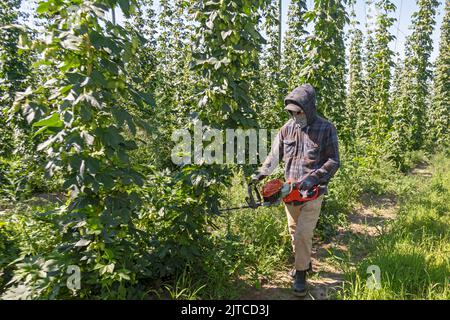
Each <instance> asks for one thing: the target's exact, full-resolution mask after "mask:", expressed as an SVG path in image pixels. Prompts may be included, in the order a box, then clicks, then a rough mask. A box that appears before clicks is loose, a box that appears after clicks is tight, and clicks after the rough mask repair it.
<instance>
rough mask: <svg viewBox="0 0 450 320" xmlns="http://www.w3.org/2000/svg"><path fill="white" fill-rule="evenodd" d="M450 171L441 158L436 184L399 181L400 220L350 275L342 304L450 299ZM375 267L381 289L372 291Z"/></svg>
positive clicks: (425, 179)
mask: <svg viewBox="0 0 450 320" xmlns="http://www.w3.org/2000/svg"><path fill="white" fill-rule="evenodd" d="M449 168H450V160H449V159H447V158H445V157H444V156H442V155H440V156H436V157H435V158H434V159H433V160H432V166H431V167H430V170H431V173H432V178H429V177H426V176H419V175H417V176H411V175H409V176H406V177H403V178H401V180H400V181H397V183H398V185H400V186H401V187H400V188H399V189H398V190H397V191H398V192H399V200H400V209H399V212H398V217H397V219H396V220H395V221H394V222H393V223H392V225H391V228H390V231H389V232H388V233H386V234H383V235H382V236H381V237H377V238H375V239H373V240H372V241H370V242H369V243H367V244H366V246H367V247H368V248H369V254H368V255H367V257H366V258H365V259H364V260H362V261H361V262H360V263H358V264H357V266H356V268H355V269H352V270H350V269H349V270H348V272H347V274H346V277H347V281H346V283H345V286H344V290H343V293H342V294H341V296H340V297H339V298H342V299H450V287H449V286H450V283H449V279H450V203H449V202H448V199H450V170H449ZM355 250H358V248H356V247H353V248H351V251H355ZM370 265H376V266H379V267H380V271H381V288H380V289H371V288H369V287H368V286H367V282H366V280H367V278H368V276H369V274H367V272H366V271H367V267H368V266H370Z"/></svg>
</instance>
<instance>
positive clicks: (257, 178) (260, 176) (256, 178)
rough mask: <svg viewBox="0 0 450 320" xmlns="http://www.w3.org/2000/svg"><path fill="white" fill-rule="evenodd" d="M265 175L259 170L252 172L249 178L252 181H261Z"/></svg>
mask: <svg viewBox="0 0 450 320" xmlns="http://www.w3.org/2000/svg"><path fill="white" fill-rule="evenodd" d="M265 177H267V176H265V175H263V174H261V173H260V172H259V171H256V172H255V173H254V174H252V176H251V179H252V182H253V183H257V182H259V181H261V180H262V179H264V178H265Z"/></svg>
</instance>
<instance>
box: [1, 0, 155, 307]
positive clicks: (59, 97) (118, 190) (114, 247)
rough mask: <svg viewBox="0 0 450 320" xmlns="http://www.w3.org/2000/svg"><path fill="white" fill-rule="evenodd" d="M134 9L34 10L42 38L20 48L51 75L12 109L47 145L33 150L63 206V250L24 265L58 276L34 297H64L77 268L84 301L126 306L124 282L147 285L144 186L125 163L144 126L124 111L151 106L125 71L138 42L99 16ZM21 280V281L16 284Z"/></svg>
mask: <svg viewBox="0 0 450 320" xmlns="http://www.w3.org/2000/svg"><path fill="white" fill-rule="evenodd" d="M134 4H135V2H134V1H131V2H130V1H127V0H121V1H115V0H88V1H81V0H75V1H73V0H71V1H58V2H55V1H40V2H39V5H38V7H37V9H36V11H37V12H38V13H39V14H40V16H41V17H46V18H47V19H48V22H49V23H48V25H47V29H46V30H45V31H46V37H45V40H41V39H36V40H35V41H32V42H29V43H28V42H27V41H26V42H25V46H27V47H29V48H34V49H36V50H37V51H38V52H39V53H40V54H41V57H42V59H41V60H39V63H36V64H35V66H36V67H39V65H47V66H50V68H49V72H48V73H47V74H46V75H45V77H46V79H45V82H43V83H38V84H36V85H33V86H30V87H29V88H27V89H26V90H25V91H24V92H22V93H20V94H18V95H17V98H16V100H15V106H17V107H21V109H22V111H23V113H24V114H25V115H26V117H27V120H28V121H29V122H30V124H31V125H32V127H33V128H34V129H35V135H36V136H42V137H43V138H44V139H45V141H44V142H43V143H41V144H40V145H39V146H38V148H37V150H38V151H39V152H43V151H45V152H46V155H47V157H48V162H47V165H46V169H47V171H48V172H49V174H50V175H52V174H54V173H55V172H60V173H61V175H62V177H63V180H64V183H63V188H64V189H67V190H68V196H69V201H68V202H67V203H66V204H65V205H63V206H61V207H60V208H59V209H58V210H57V211H58V213H59V214H57V215H55V216H54V219H55V221H53V222H54V223H56V224H57V226H59V228H60V235H61V239H60V244H61V246H56V247H55V248H49V252H50V253H47V254H46V255H44V257H42V258H40V259H37V258H39V256H38V257H24V258H23V262H24V263H30V262H31V263H33V261H40V260H42V259H44V261H45V259H47V262H46V264H45V265H46V268H52V270H54V271H55V270H56V271H59V272H56V274H57V275H56V276H54V277H49V278H46V279H45V281H42V280H40V279H35V280H36V281H35V282H32V281H31V282H28V285H29V286H30V287H33V289H34V290H30V292H31V294H32V295H35V294H37V293H39V294H40V295H41V297H43V296H45V297H48V296H52V297H55V296H58V295H67V294H68V292H67V290H68V289H67V288H62V289H61V290H60V286H59V284H60V283H65V279H66V277H67V275H66V273H65V269H64V268H65V267H66V266H67V265H73V264H75V265H78V266H79V267H80V268H81V271H82V272H83V276H84V279H85V283H89V284H91V285H92V286H89V287H84V288H81V291H80V292H79V293H78V294H80V295H81V296H97V295H99V294H101V291H109V292H110V293H109V294H110V297H121V298H125V297H126V296H127V294H128V292H127V287H128V288H129V286H128V285H129V284H130V283H136V279H137V278H138V277H144V276H148V274H146V272H147V266H148V263H149V261H147V262H146V260H145V259H141V258H140V257H143V256H146V249H147V246H148V243H149V241H150V237H149V236H148V235H146V236H145V237H142V233H143V231H139V230H137V228H136V227H135V224H134V223H135V220H136V216H137V214H138V213H139V210H140V207H141V200H140V196H139V194H138V189H137V188H138V187H139V186H142V185H143V179H142V175H141V174H140V173H139V172H138V171H137V170H136V168H134V167H133V166H132V165H131V163H130V158H129V152H130V151H131V150H135V149H136V148H137V146H136V143H135V141H134V140H133V139H128V137H130V136H131V137H132V136H133V135H135V134H136V132H137V127H141V128H142V129H145V125H144V124H143V123H142V120H140V119H138V118H136V117H134V116H133V115H132V114H130V113H129V112H128V111H127V109H128V107H130V108H136V107H137V106H140V107H141V108H146V107H148V105H149V104H150V103H151V101H149V100H148V99H147V97H146V95H145V94H144V93H142V92H140V91H139V90H137V89H136V88H134V87H133V86H132V84H131V83H129V82H127V79H129V75H128V73H127V64H128V63H129V62H130V60H131V58H132V56H133V54H135V53H136V50H137V47H138V46H139V37H137V35H133V34H130V33H129V32H127V31H126V30H125V29H124V28H123V27H121V26H119V25H117V24H114V23H112V22H111V21H108V20H107V19H106V15H105V13H106V12H107V11H108V10H111V9H114V8H115V7H116V6H120V8H121V10H122V11H123V12H124V14H125V16H126V17H129V16H130V12H131V11H133V10H134ZM145 239H147V240H145ZM52 258H53V259H52ZM36 259H37V260H36ZM50 265H51V267H49V266H50ZM36 266H37V267H39V264H37V265H36ZM23 280H24V279H22V278H21V277H20V276H17V277H16V278H15V281H14V282H13V284H14V285H15V286H19V285H20V284H23V282H22V281H23ZM36 287H37V288H39V289H36ZM10 289H11V290H14V287H13V288H10ZM31 298H33V296H31Z"/></svg>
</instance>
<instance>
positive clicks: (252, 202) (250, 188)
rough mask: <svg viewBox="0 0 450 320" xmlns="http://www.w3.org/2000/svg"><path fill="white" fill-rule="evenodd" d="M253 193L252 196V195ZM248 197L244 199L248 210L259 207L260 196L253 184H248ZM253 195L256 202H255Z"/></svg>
mask: <svg viewBox="0 0 450 320" xmlns="http://www.w3.org/2000/svg"><path fill="white" fill-rule="evenodd" d="M253 192H254V194H253ZM247 194H248V196H247V197H246V198H245V200H246V201H247V203H248V205H249V207H250V208H253V209H256V208H258V207H259V206H260V205H261V194H260V193H259V190H258V186H257V185H256V183H255V182H250V183H249V184H248V186H247ZM255 195H256V200H257V202H256V201H255Z"/></svg>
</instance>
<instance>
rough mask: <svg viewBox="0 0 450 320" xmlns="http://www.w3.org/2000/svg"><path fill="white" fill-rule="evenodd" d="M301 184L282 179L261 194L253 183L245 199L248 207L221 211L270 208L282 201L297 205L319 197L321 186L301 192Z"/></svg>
mask: <svg viewBox="0 0 450 320" xmlns="http://www.w3.org/2000/svg"><path fill="white" fill-rule="evenodd" d="M300 184H301V182H292V181H288V182H283V181H282V180H280V179H275V180H270V181H268V182H267V183H265V184H264V185H263V186H262V188H261V193H260V192H259V190H258V187H257V185H256V183H254V182H251V183H250V184H248V186H247V194H248V196H247V197H245V201H246V202H247V205H243V206H239V207H232V208H225V209H220V210H219V211H231V210H239V209H248V208H251V209H256V208H258V207H270V206H274V205H278V204H280V203H281V201H283V202H284V203H288V204H294V205H296V204H302V203H304V202H307V201H311V200H315V199H317V198H318V197H319V186H314V187H312V188H311V189H310V190H307V191H301V190H300V189H299V186H300ZM261 194H262V197H261Z"/></svg>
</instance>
